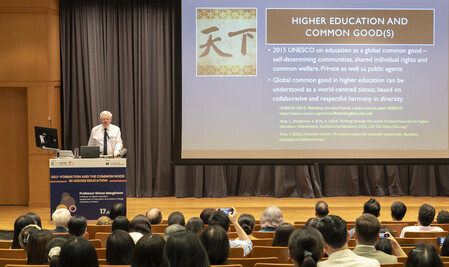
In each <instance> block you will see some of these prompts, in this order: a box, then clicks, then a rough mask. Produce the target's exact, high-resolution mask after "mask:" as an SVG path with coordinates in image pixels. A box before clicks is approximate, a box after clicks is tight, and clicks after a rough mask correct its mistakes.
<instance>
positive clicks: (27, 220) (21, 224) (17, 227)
mask: <svg viewBox="0 0 449 267" xmlns="http://www.w3.org/2000/svg"><path fill="white" fill-rule="evenodd" d="M30 224H35V221H34V220H33V218H32V217H31V216H28V215H22V216H19V218H17V219H16V221H15V222H14V235H13V239H12V244H11V248H14V249H18V248H20V244H19V234H20V232H22V229H23V228H25V226H27V225H30Z"/></svg>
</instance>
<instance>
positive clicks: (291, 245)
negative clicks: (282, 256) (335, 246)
mask: <svg viewBox="0 0 449 267" xmlns="http://www.w3.org/2000/svg"><path fill="white" fill-rule="evenodd" d="M288 250H289V251H290V257H291V258H292V260H293V262H294V263H295V266H302V267H309V266H317V262H318V261H319V260H320V259H321V257H322V255H323V237H322V236H321V233H320V232H319V231H318V230H316V229H315V228H312V227H307V226H306V227H302V228H300V229H297V230H295V231H294V232H293V233H292V234H291V236H290V239H289V241H288Z"/></svg>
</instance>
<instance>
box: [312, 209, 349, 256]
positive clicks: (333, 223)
mask: <svg viewBox="0 0 449 267" xmlns="http://www.w3.org/2000/svg"><path fill="white" fill-rule="evenodd" d="M317 229H318V231H320V233H321V235H322V236H323V239H324V242H325V243H326V244H327V246H329V247H331V248H333V249H338V248H341V247H343V246H345V245H346V243H347V242H348V228H347V226H346V222H345V221H344V220H343V219H342V218H340V217H339V216H336V215H327V216H326V217H324V218H322V219H321V220H320V221H319V222H318V225H317Z"/></svg>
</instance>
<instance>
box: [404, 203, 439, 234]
mask: <svg viewBox="0 0 449 267" xmlns="http://www.w3.org/2000/svg"><path fill="white" fill-rule="evenodd" d="M434 218H435V208H434V207H432V206H431V205H429V204H423V205H421V207H419V211H418V226H407V227H404V228H402V231H401V235H400V237H404V234H405V232H443V231H444V230H443V229H441V228H440V227H437V226H430V224H431V223H432V222H433V219H434Z"/></svg>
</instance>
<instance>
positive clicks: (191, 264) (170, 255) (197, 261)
mask: <svg viewBox="0 0 449 267" xmlns="http://www.w3.org/2000/svg"><path fill="white" fill-rule="evenodd" d="M164 258H165V261H166V263H167V266H170V267H208V266H210V264H209V259H208V258H207V253H206V250H205V249H204V247H203V245H202V244H201V242H200V240H199V239H198V237H196V235H195V234H194V233H192V232H190V231H180V232H176V233H173V234H172V235H171V236H170V238H169V239H168V240H167V241H166V243H165V250H164Z"/></svg>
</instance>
